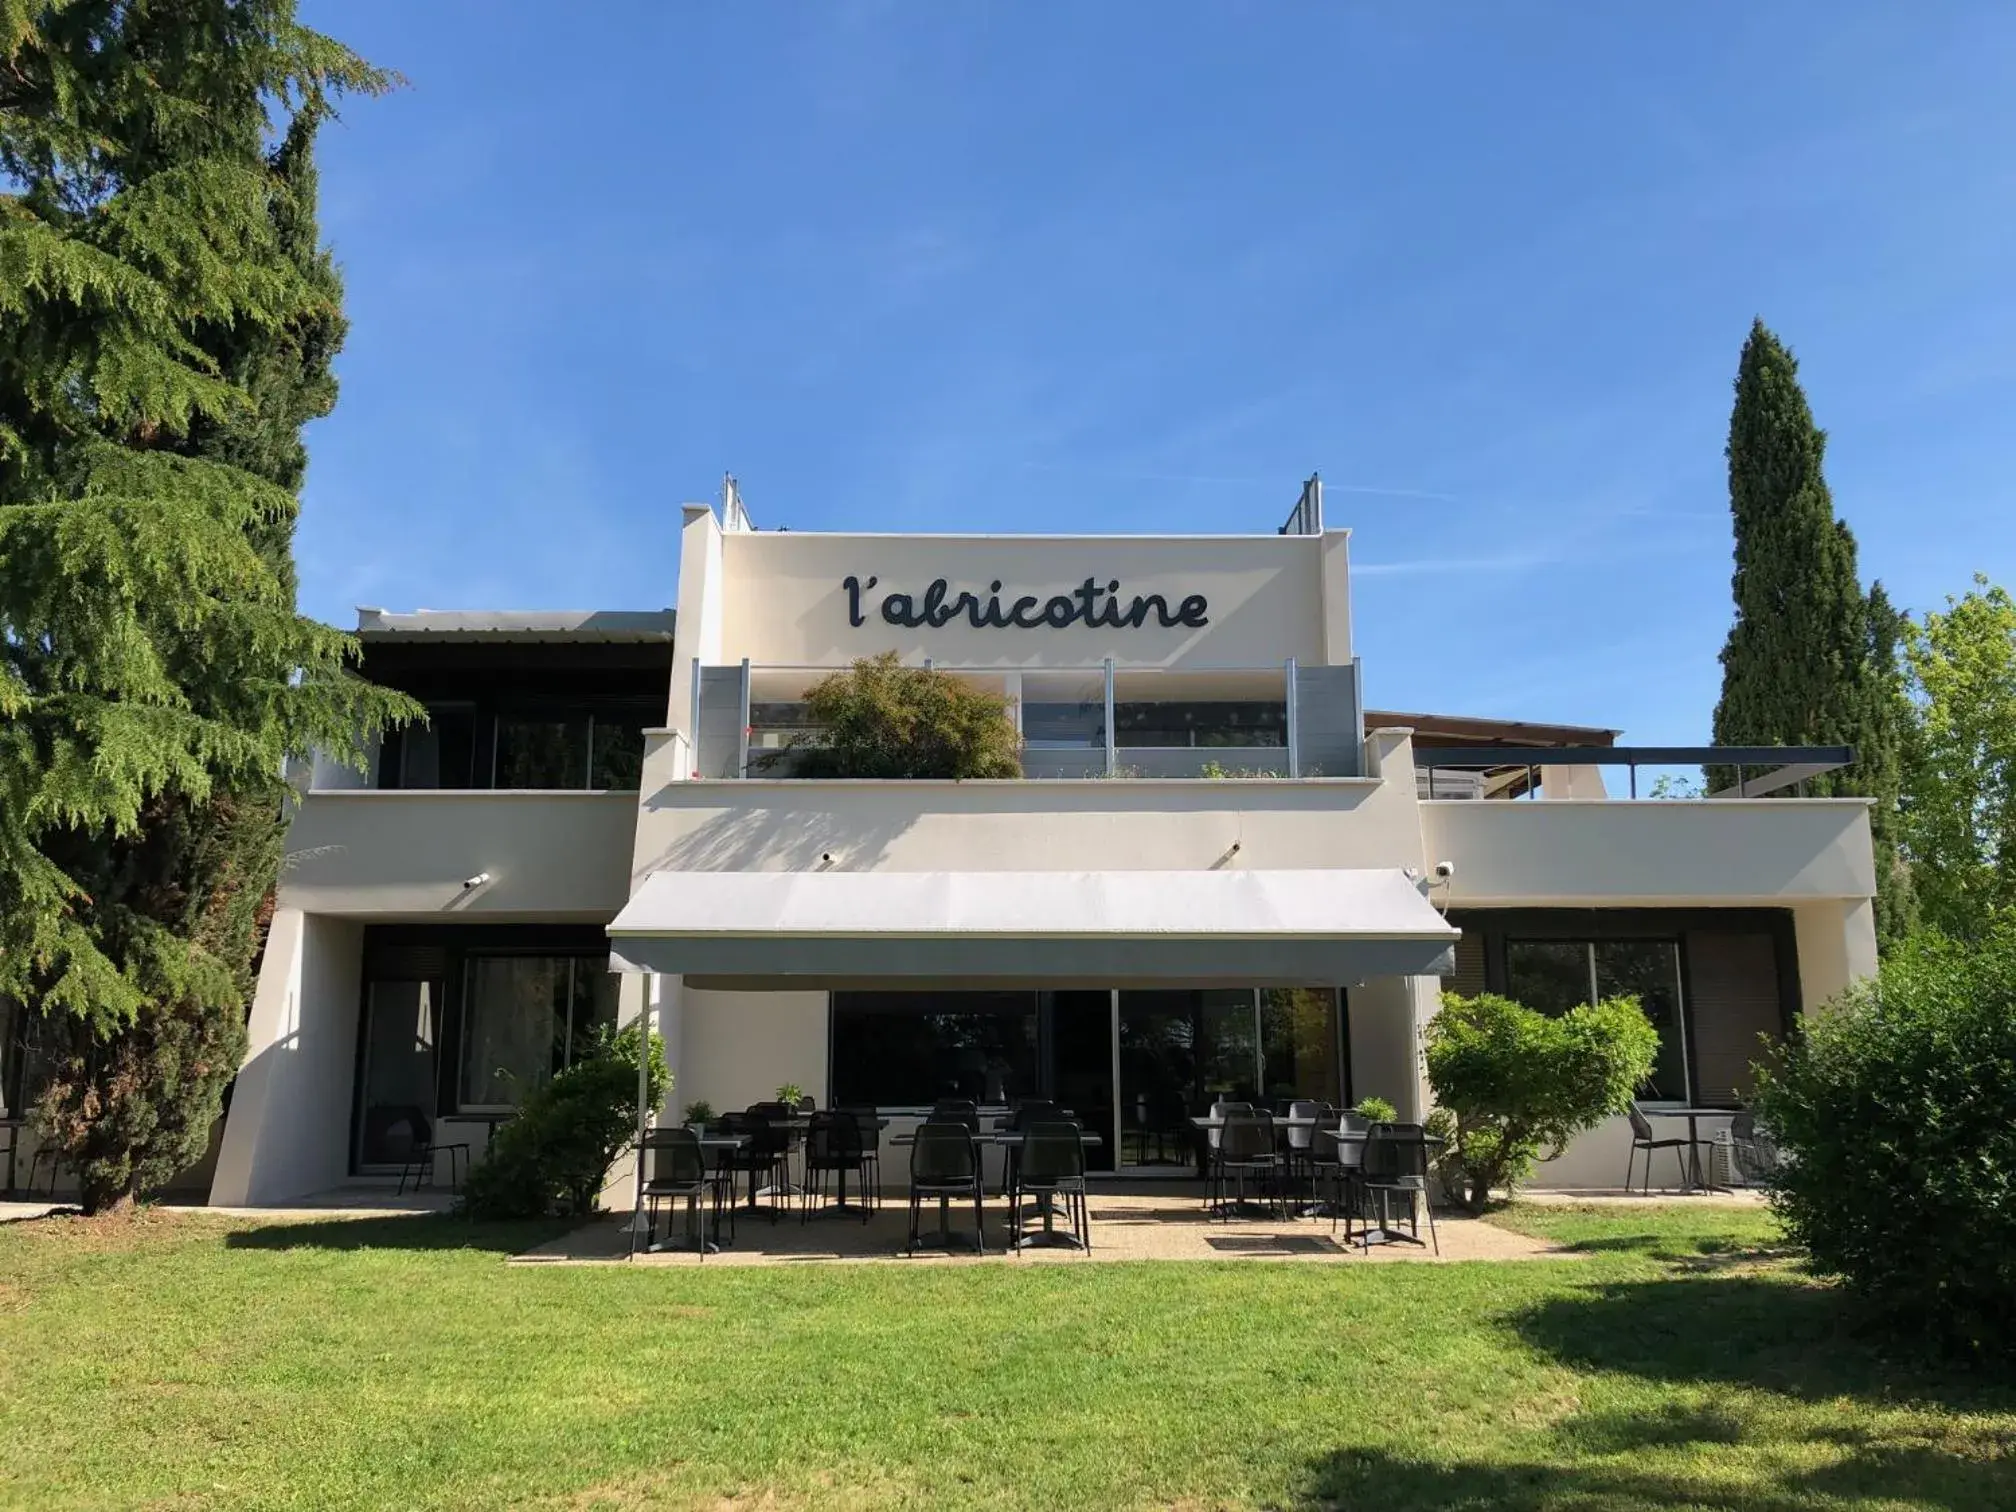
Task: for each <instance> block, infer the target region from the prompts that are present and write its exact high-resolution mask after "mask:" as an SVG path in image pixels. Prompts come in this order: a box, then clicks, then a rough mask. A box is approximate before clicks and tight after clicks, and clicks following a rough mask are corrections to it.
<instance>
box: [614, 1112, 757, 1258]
mask: <svg viewBox="0 0 2016 1512" xmlns="http://www.w3.org/2000/svg"><path fill="white" fill-rule="evenodd" d="M694 1137H695V1139H696V1140H697V1141H698V1142H699V1145H700V1151H701V1154H702V1155H703V1156H704V1155H705V1154H706V1152H707V1151H709V1150H716V1151H725V1150H739V1149H741V1148H742V1146H744V1145H745V1144H747V1143H749V1136H748V1135H746V1134H696V1135H695V1136H694ZM643 1221H644V1216H643V1214H641V1213H640V1214H638V1215H637V1219H636V1222H637V1223H639V1224H641V1223H643ZM713 1224H714V1237H713V1238H712V1239H709V1238H707V1237H706V1235H705V1234H702V1235H701V1237H700V1239H699V1241H698V1242H697V1243H696V1242H694V1241H692V1240H687V1239H679V1240H675V1239H673V1238H672V1236H671V1235H670V1234H669V1233H668V1234H667V1235H666V1236H665V1237H664V1238H663V1239H660V1240H659V1241H658V1242H657V1243H656V1244H647V1245H646V1246H644V1253H645V1254H647V1255H657V1254H662V1253H663V1252H664V1251H666V1250H686V1249H693V1250H699V1251H701V1252H703V1253H705V1254H709V1255H718V1254H719V1253H720V1252H721V1214H720V1212H719V1211H718V1210H717V1211H716V1212H715V1214H714V1219H713ZM631 1232H632V1233H635V1232H636V1229H635V1228H634V1227H633V1228H632V1230H631Z"/></svg>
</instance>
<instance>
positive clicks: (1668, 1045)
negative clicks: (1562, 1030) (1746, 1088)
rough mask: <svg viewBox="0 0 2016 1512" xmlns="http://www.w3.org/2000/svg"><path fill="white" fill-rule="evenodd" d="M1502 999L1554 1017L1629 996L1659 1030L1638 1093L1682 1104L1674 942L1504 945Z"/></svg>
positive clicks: (1683, 1034) (1683, 1061)
mask: <svg viewBox="0 0 2016 1512" xmlns="http://www.w3.org/2000/svg"><path fill="white" fill-rule="evenodd" d="M1505 995H1506V996H1507V997H1509V998H1512V999H1513V1000H1515V1001H1517V1002H1520V1003H1524V1004H1525V1005H1526V1006H1527V1007H1528V1008H1533V1009H1537V1010H1538V1011H1540V1012H1542V1013H1557V1014H1558V1013H1566V1012H1567V1011H1568V1010H1569V1009H1570V1008H1573V1007H1575V1006H1577V1005H1578V1004H1582V1003H1592V1002H1596V1001H1598V1000H1599V999H1602V998H1611V997H1625V996H1632V997H1636V998H1637V999H1638V1005H1639V1006H1640V1007H1641V1008H1643V1009H1644V1010H1645V1016H1646V1017H1647V1018H1649V1019H1650V1020H1651V1021H1652V1025H1653V1027H1654V1028H1656V1029H1657V1030H1658V1031H1659V1058H1658V1059H1657V1060H1656V1061H1655V1062H1653V1066H1652V1075H1651V1076H1650V1077H1649V1078H1647V1080H1646V1083H1645V1086H1644V1088H1643V1090H1642V1095H1643V1096H1645V1097H1646V1098H1648V1099H1654V1100H1657V1101H1662V1102H1686V1101H1687V1100H1688V1096H1689V1088H1688V1082H1687V1030H1686V1024H1685V1021H1684V1017H1683V1015H1682V1013H1681V996H1680V943H1679V941H1678V940H1595V941H1588V940H1517V939H1508V940H1507V941H1506V942H1505Z"/></svg>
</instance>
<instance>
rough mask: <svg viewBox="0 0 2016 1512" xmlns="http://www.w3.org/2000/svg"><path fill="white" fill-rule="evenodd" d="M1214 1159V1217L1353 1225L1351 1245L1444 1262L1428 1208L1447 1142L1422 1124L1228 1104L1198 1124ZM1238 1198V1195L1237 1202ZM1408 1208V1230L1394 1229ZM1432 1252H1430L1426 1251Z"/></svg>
mask: <svg viewBox="0 0 2016 1512" xmlns="http://www.w3.org/2000/svg"><path fill="white" fill-rule="evenodd" d="M1190 1122H1191V1124H1192V1126H1193V1127H1195V1128H1197V1129H1199V1130H1201V1131H1202V1132H1203V1134H1204V1137H1205V1140H1206V1142H1207V1148H1208V1151H1209V1156H1210V1159H1209V1161H1208V1164H1207V1166H1206V1171H1207V1186H1206V1192H1205V1198H1204V1206H1205V1211H1206V1212H1207V1213H1209V1214H1211V1215H1212V1216H1214V1217H1220V1218H1231V1217H1234V1216H1237V1215H1240V1214H1242V1213H1246V1212H1249V1211H1251V1210H1253V1209H1254V1208H1256V1207H1257V1208H1259V1209H1260V1210H1261V1211H1263V1212H1266V1213H1269V1214H1270V1215H1278V1216H1279V1217H1281V1218H1283V1219H1287V1218H1290V1217H1291V1216H1299V1217H1306V1218H1328V1219H1329V1220H1330V1231H1331V1233H1332V1234H1333V1235H1334V1234H1335V1233H1336V1232H1337V1225H1338V1224H1339V1223H1340V1222H1341V1223H1342V1224H1343V1225H1344V1239H1345V1242H1346V1243H1347V1244H1348V1243H1350V1242H1351V1241H1352V1240H1353V1238H1354V1237H1355V1238H1356V1240H1357V1242H1358V1243H1359V1245H1360V1247H1361V1248H1370V1247H1371V1246H1372V1245H1374V1244H1392V1243H1407V1244H1416V1245H1422V1244H1423V1243H1424V1241H1423V1240H1422V1238H1421V1214H1422V1213H1423V1212H1424V1211H1425V1212H1426V1213H1427V1215H1428V1240H1427V1241H1426V1242H1427V1243H1429V1244H1433V1245H1434V1247H1435V1253H1436V1254H1438V1255H1439V1254H1440V1253H1441V1252H1442V1241H1441V1236H1440V1235H1438V1234H1437V1233H1436V1232H1435V1212H1434V1209H1433V1208H1432V1207H1431V1206H1430V1205H1429V1201H1428V1169H1429V1163H1430V1161H1431V1159H1432V1158H1433V1157H1432V1154H1431V1152H1432V1151H1434V1150H1437V1149H1440V1148H1441V1146H1442V1141H1441V1140H1440V1139H1438V1138H1437V1137H1436V1136H1434V1135H1433V1134H1430V1133H1429V1132H1428V1131H1427V1130H1426V1129H1424V1128H1423V1127H1422V1126H1421V1125H1420V1124H1413V1123H1374V1122H1372V1121H1371V1120H1370V1119H1367V1118H1364V1117H1362V1116H1361V1115H1359V1114H1357V1113H1353V1112H1349V1111H1347V1110H1340V1109H1337V1108H1333V1107H1331V1106H1330V1105H1329V1104H1328V1103H1323V1102H1314V1101H1308V1100H1304V1099H1294V1100H1291V1101H1289V1102H1287V1103H1285V1104H1284V1105H1283V1106H1282V1111H1280V1112H1278V1113H1274V1112H1269V1111H1267V1110H1265V1109H1256V1108H1255V1107H1254V1106H1253V1105H1252V1104H1251V1103H1243V1102H1238V1103H1232V1102H1221V1103H1217V1104H1214V1105H1213V1106H1212V1109H1211V1111H1210V1112H1209V1113H1208V1114H1205V1115H1203V1116H1201V1117H1198V1118H1193V1119H1191V1120H1190ZM1228 1190H1229V1195H1228ZM1396 1201H1404V1202H1405V1204H1406V1222H1407V1227H1406V1228H1405V1229H1401V1228H1399V1227H1397V1226H1396V1225H1395V1223H1394V1217H1393V1204H1394V1203H1395V1202H1396ZM1424 1247H1425V1245H1424Z"/></svg>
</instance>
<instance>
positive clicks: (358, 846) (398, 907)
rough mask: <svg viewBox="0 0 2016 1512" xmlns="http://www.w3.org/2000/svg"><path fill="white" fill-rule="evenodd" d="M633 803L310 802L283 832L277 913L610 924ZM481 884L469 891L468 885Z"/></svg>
mask: <svg viewBox="0 0 2016 1512" xmlns="http://www.w3.org/2000/svg"><path fill="white" fill-rule="evenodd" d="M636 815H637V797H636V795H635V794H634V793H623V792H612V793H591V792H579V793H574V792H538V793H531V792H524V793H520V792H490V791H484V790H470V791H466V792H457V791H441V792H436V791H410V792H409V791H396V790H395V791H389V792H377V791H348V792H332V793H311V794H310V795H309V796H308V797H307V799H306V800H305V801H304V802H303V803H302V805H301V809H300V812H299V813H298V814H297V815H296V816H295V818H294V823H293V825H292V826H291V827H290V828H289V829H288V831H287V857H288V859H287V866H286V870H285V871H284V872H283V873H282V874H281V879H280V899H279V901H280V906H281V907H282V908H295V909H299V910H301V911H302V912H304V913H309V914H323V915H342V916H347V917H352V918H358V917H364V918H378V919H395V918H396V919H405V920H408V921H410V922H415V923H421V922H425V923H438V924H477V923H485V922H491V921H502V920H528V921H529V920H543V921H546V922H549V923H566V922H570V921H583V920H585V921H592V922H595V923H602V922H605V921H607V920H609V919H611V918H614V917H615V915H616V914H617V912H618V911H619V910H620V909H621V908H622V907H623V904H624V902H625V901H626V900H627V899H628V897H629V894H630V889H629V867H628V863H629V860H630V850H631V841H632V838H633V832H634V829H635V822H636ZM485 872H487V873H488V874H489V876H490V880H489V881H488V882H486V883H484V884H483V885H482V886H480V887H476V888H464V887H463V885H462V884H463V882H465V881H466V880H467V879H469V878H471V877H474V876H478V875H480V874H482V873H485Z"/></svg>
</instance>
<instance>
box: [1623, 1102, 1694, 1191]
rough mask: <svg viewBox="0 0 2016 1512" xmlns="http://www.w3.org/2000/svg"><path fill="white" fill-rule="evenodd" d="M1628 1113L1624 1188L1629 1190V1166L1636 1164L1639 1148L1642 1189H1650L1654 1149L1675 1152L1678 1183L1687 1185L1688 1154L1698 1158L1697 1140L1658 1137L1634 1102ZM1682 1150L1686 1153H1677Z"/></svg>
mask: <svg viewBox="0 0 2016 1512" xmlns="http://www.w3.org/2000/svg"><path fill="white" fill-rule="evenodd" d="M1628 1114H1629V1117H1630V1119H1631V1153H1630V1154H1629V1155H1627V1156H1625V1157H1624V1190H1625V1191H1627V1192H1628V1191H1630V1190H1631V1167H1632V1166H1634V1165H1636V1164H1637V1162H1638V1152H1639V1151H1640V1150H1643V1151H1644V1152H1645V1186H1644V1190H1645V1191H1646V1192H1648V1193H1649V1192H1650V1191H1651V1190H1652V1152H1653V1151H1654V1150H1673V1151H1675V1152H1676V1154H1675V1155H1674V1159H1676V1160H1678V1161H1679V1162H1680V1184H1681V1185H1682V1186H1685V1185H1687V1173H1688V1170H1689V1168H1690V1166H1691V1165H1692V1161H1690V1159H1689V1156H1695V1157H1696V1158H1698V1149H1697V1146H1698V1144H1699V1141H1697V1140H1692V1139H1661V1138H1659V1136H1658V1135H1657V1134H1656V1133H1654V1132H1653V1129H1652V1120H1651V1119H1649V1118H1647V1117H1646V1116H1645V1114H1644V1111H1643V1110H1642V1109H1641V1108H1639V1106H1638V1104H1637V1103H1636V1102H1633V1103H1632V1104H1631V1106H1630V1108H1629V1110H1628ZM1683 1150H1684V1151H1686V1152H1687V1154H1684V1155H1683V1154H1679V1153H1677V1152H1679V1151H1683Z"/></svg>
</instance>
